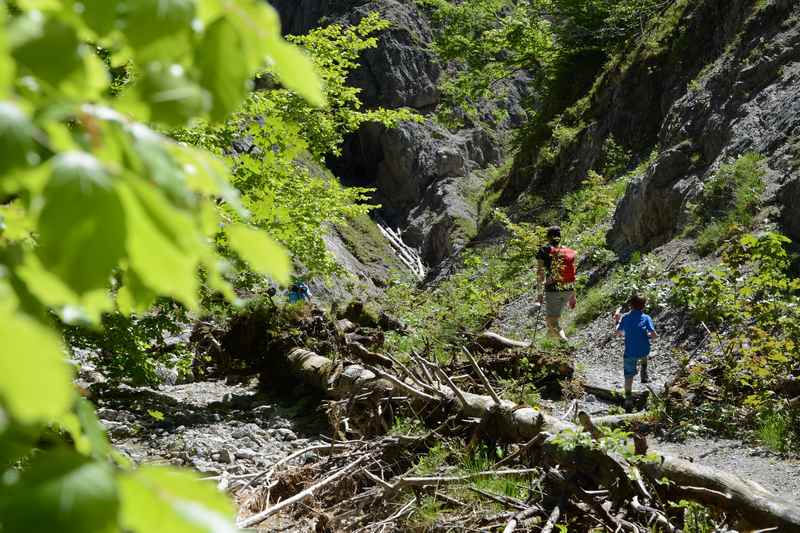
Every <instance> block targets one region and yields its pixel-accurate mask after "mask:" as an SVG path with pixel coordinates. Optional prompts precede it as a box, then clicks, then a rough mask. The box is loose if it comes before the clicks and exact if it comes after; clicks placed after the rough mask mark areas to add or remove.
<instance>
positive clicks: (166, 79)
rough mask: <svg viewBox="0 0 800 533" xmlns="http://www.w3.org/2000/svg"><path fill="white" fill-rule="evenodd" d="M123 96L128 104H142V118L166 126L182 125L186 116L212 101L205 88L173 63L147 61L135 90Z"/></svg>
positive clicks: (201, 110)
mask: <svg viewBox="0 0 800 533" xmlns="http://www.w3.org/2000/svg"><path fill="white" fill-rule="evenodd" d="M125 97H126V99H127V100H128V101H129V102H130V103H129V105H131V106H132V105H134V104H136V103H139V104H141V105H144V106H146V109H147V114H146V115H145V116H144V117H142V118H144V119H147V120H151V121H153V122H159V123H163V124H167V125H170V126H182V125H184V124H186V123H187V122H188V121H189V119H191V118H194V117H196V116H202V115H204V114H205V113H207V112H208V111H209V110H210V109H211V104H212V98H211V95H210V94H209V93H208V91H206V90H205V89H203V88H202V87H200V86H199V85H197V84H196V83H194V82H193V81H192V80H190V79H189V78H188V77H187V75H186V71H185V70H184V68H183V67H182V66H181V65H180V64H177V63H173V64H164V63H159V62H154V63H150V64H148V65H147V67H146V68H145V70H144V72H143V73H142V76H141V78H140V79H139V80H138V82H137V84H136V86H135V90H134V91H130V92H128V93H126V95H125ZM136 99H138V102H137V101H136Z"/></svg>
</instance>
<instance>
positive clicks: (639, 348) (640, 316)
mask: <svg viewBox="0 0 800 533" xmlns="http://www.w3.org/2000/svg"><path fill="white" fill-rule="evenodd" d="M646 303H647V298H645V297H644V296H640V295H638V294H634V295H633V296H631V299H630V300H628V304H629V305H630V306H631V310H630V312H629V313H626V314H625V315H622V314H621V313H622V309H621V308H618V309H617V310H616V311H615V312H614V317H613V318H614V323H615V328H616V333H617V335H619V336H623V335H624V336H625V353H624V355H623V357H622V361H623V365H622V368H623V374H624V375H625V411H626V412H630V411H631V410H632V408H633V399H632V398H631V394H632V392H631V391H632V389H633V377H634V376H635V375H636V366H637V365H639V366H640V367H641V376H640V377H641V380H642V383H647V382H648V381H650V379H649V377H648V375H647V357H648V356H649V355H650V339H651V338H655V337H657V336H658V334H657V333H656V328H655V325H654V324H653V319H652V318H651V317H650V315H647V314H645V312H644V306H645V304H646Z"/></svg>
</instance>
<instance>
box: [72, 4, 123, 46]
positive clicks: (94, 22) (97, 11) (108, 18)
mask: <svg viewBox="0 0 800 533" xmlns="http://www.w3.org/2000/svg"><path fill="white" fill-rule="evenodd" d="M70 3H71V4H72V9H73V10H74V11H79V12H80V15H81V18H82V19H83V20H84V22H85V23H86V25H87V26H89V28H91V29H92V30H93V31H94V32H95V33H96V34H97V35H98V36H100V37H103V36H104V35H106V34H108V33H110V32H111V31H112V30H114V29H115V26H116V21H117V16H118V15H119V7H120V3H121V2H120V0H70ZM77 6H80V8H77Z"/></svg>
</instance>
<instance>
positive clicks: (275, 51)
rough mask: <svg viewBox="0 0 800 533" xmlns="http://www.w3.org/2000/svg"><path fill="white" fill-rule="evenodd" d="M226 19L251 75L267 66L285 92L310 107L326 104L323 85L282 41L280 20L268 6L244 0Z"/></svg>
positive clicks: (300, 55) (307, 61)
mask: <svg viewBox="0 0 800 533" xmlns="http://www.w3.org/2000/svg"><path fill="white" fill-rule="evenodd" d="M229 16H230V17H231V20H232V21H233V22H234V24H235V25H236V27H237V28H238V30H239V34H240V35H241V37H242V39H243V41H244V43H245V46H246V52H247V53H246V56H245V57H246V58H247V61H248V64H249V69H250V70H251V71H254V70H256V69H259V68H263V67H265V66H268V67H270V68H271V69H273V70H274V72H275V73H276V74H277V75H278V78H279V79H280V82H281V83H282V84H283V85H285V86H286V87H287V88H289V89H291V90H292V91H295V92H296V93H297V94H299V95H300V96H302V97H303V98H305V99H307V100H308V101H309V102H310V103H311V104H313V105H316V106H322V105H324V104H325V96H324V93H323V91H322V82H321V80H320V78H319V76H317V74H316V72H315V70H314V65H313V64H312V62H311V60H310V59H309V58H308V56H306V55H305V54H304V53H303V52H302V51H301V50H300V49H299V48H298V47H296V46H295V45H292V44H289V43H287V42H286V41H284V40H283V38H282V37H281V31H280V18H279V17H278V14H277V12H276V11H275V10H274V9H273V8H272V7H271V6H269V5H268V4H267V3H266V2H259V1H257V0H256V1H254V0H246V1H243V2H241V3H240V4H239V5H238V6H237V8H236V9H233V10H231V13H230V15H229Z"/></svg>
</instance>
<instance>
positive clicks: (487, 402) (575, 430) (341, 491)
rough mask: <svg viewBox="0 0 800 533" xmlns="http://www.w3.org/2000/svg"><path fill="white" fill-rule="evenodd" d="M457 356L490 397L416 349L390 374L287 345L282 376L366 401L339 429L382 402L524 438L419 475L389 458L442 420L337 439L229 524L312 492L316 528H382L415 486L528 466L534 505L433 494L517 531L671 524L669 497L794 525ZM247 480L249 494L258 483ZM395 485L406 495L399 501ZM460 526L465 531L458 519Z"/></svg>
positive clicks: (776, 509) (407, 507) (692, 469)
mask: <svg viewBox="0 0 800 533" xmlns="http://www.w3.org/2000/svg"><path fill="white" fill-rule="evenodd" d="M468 355H469V357H470V360H471V361H472V364H473V365H474V366H475V367H476V370H477V373H478V375H479V376H480V377H481V380H480V381H481V382H482V383H483V386H484V387H485V388H486V389H487V391H488V392H489V393H490V394H489V395H482V394H475V393H472V392H468V391H466V390H462V389H461V388H459V387H458V386H457V385H456V384H455V383H454V381H453V379H452V376H449V375H448V374H447V373H446V372H444V371H442V369H440V368H438V367H437V366H436V365H435V364H433V363H431V362H429V361H426V360H424V359H423V358H420V357H414V358H412V359H414V361H415V363H416V364H414V365H411V364H409V365H408V366H406V365H402V364H400V363H398V362H396V361H395V364H394V365H393V369H391V370H389V369H386V368H380V369H378V368H372V367H364V366H360V365H356V364H343V363H341V362H339V363H334V362H333V361H331V360H330V359H327V358H325V357H322V356H320V355H317V354H315V353H313V352H310V351H306V350H303V349H294V350H291V351H290V352H289V353H288V354H287V355H286V359H285V363H286V368H285V369H284V375H285V373H288V374H291V375H293V376H294V378H295V379H297V380H299V381H302V382H303V383H305V384H306V385H307V386H309V387H311V388H313V389H315V390H317V391H318V392H321V393H323V394H325V395H326V396H327V397H328V398H331V399H332V400H333V401H334V402H335V403H339V404H347V405H349V406H350V407H352V406H353V405H355V404H357V403H359V402H361V403H362V404H364V405H367V406H372V411H371V416H365V417H363V419H364V423H363V424H362V423H360V422H359V421H358V420H356V419H355V417H350V416H347V417H344V418H343V420H344V423H345V425H347V423H348V421H349V424H350V429H354V428H355V427H356V426H359V427H364V424H366V427H367V428H368V429H367V430H366V431H365V432H368V431H376V432H380V431H381V429H383V430H385V429H386V424H385V423H384V424H383V426H381V424H379V423H377V422H376V420H380V419H381V418H383V417H384V415H385V414H386V413H387V412H389V411H391V409H392V405H393V404H397V403H398V402H406V403H408V404H410V405H411V406H412V409H413V412H415V413H417V414H422V413H433V412H441V413H444V414H445V418H447V417H448V416H449V419H448V420H449V421H452V420H461V421H463V420H465V419H466V420H467V421H472V422H473V424H474V428H473V429H475V428H477V429H475V431H477V430H479V431H480V433H481V435H482V436H484V437H485V438H490V439H492V440H493V441H495V442H505V443H524V444H523V445H522V446H521V447H519V448H518V449H517V451H516V452H515V453H513V454H512V455H511V456H508V457H506V458H505V459H503V460H502V461H500V462H499V463H498V465H496V468H494V469H492V470H491V471H486V472H476V473H470V474H469V475H461V474H458V475H453V474H452V473H447V472H442V473H441V474H440V473H437V474H436V475H429V476H419V475H414V472H411V471H410V470H409V469H410V467H411V464H404V463H403V462H402V461H399V460H398V457H401V456H402V455H403V454H402V450H410V449H417V448H420V447H422V448H423V449H424V448H425V446H428V445H430V442H431V440H432V439H436V438H438V437H440V435H439V431H441V430H442V428H441V427H440V428H439V429H435V430H433V431H431V432H430V433H429V434H428V435H424V436H421V437H418V438H413V439H412V438H409V437H383V438H381V439H377V440H375V439H373V440H372V441H366V440H356V441H346V440H343V441H341V442H339V443H337V444H336V446H339V447H342V446H343V447H344V448H345V449H348V450H349V451H348V452H344V453H342V452H337V453H335V454H328V455H326V456H325V458H324V459H321V460H320V461H319V462H318V463H317V470H316V471H314V472H313V474H311V477H312V478H313V479H320V481H311V482H308V483H305V484H302V485H300V486H298V487H297V490H296V492H295V493H294V494H284V495H282V499H281V500H280V501H273V499H271V498H270V494H269V491H270V490H272V487H274V484H275V481H272V482H270V483H271V485H270V486H268V487H267V489H266V490H267V497H266V501H265V502H262V505H260V506H257V507H258V508H256V509H253V508H252V506H251V509H250V510H251V512H253V514H252V515H251V516H249V517H245V518H242V519H241V521H240V523H239V525H240V526H242V527H251V526H254V525H257V524H259V523H260V522H262V521H263V520H264V519H265V518H267V517H269V516H272V515H273V514H275V513H277V512H285V511H287V510H290V509H291V508H292V506H293V505H295V504H299V503H301V502H306V503H308V502H309V500H310V499H313V501H315V502H316V504H317V505H316V509H317V513H318V514H319V516H320V519H319V520H320V523H323V526H322V527H321V530H323V531H336V530H348V531H355V530H363V531H382V530H384V529H385V528H386V526H387V525H391V524H393V523H394V522H396V521H398V520H400V519H401V518H403V517H406V516H407V515H409V514H410V513H412V512H413V511H414V510H415V507H416V506H417V505H418V504H419V500H420V498H421V497H422V496H423V495H424V494H425V493H424V492H421V491H427V493H428V494H434V495H439V494H440V493H439V492H437V491H439V489H441V488H442V487H446V486H448V485H450V484H453V483H467V482H469V480H470V479H471V478H474V477H480V476H489V477H497V476H502V475H531V474H533V473H534V472H538V475H539V481H540V483H541V489H542V490H541V492H540V494H541V498H540V499H539V500H538V501H533V500H531V501H524V502H523V501H520V500H514V499H513V498H507V497H503V496H502V495H492V494H488V496H487V495H486V494H484V496H486V497H487V498H489V499H490V500H493V501H494V502H495V504H496V503H498V502H499V503H501V504H502V505H505V506H506V507H507V508H508V510H507V511H506V512H504V513H500V514H497V515H493V516H487V515H486V513H476V512H473V511H470V510H469V509H467V508H468V507H469V506H468V505H467V504H466V503H464V502H460V501H459V500H458V499H456V498H453V497H451V496H447V495H441V499H442V501H443V502H445V503H446V504H447V505H450V506H455V507H458V506H459V505H461V506H464V507H465V509H466V510H465V511H464V516H465V517H466V518H465V519H464V520H468V521H469V520H471V521H470V522H469V527H478V528H487V527H497V528H500V529H503V528H504V530H505V531H508V532H511V531H514V530H518V529H526V528H527V527H528V526H526V525H525V524H538V525H539V527H540V528H542V530H553V528H554V526H555V524H556V523H557V522H558V521H559V520H570V519H571V520H578V521H579V522H580V523H582V524H585V525H586V527H587V530H588V528H590V527H591V528H598V529H599V530H604V531H606V530H607V531H633V532H640V531H641V532H646V531H652V530H655V531H670V532H672V531H680V529H679V527H677V526H676V525H675V524H676V523H678V519H680V514H679V513H677V511H676V510H675V508H674V506H670V505H669V503H670V502H678V501H680V500H689V501H695V502H699V503H702V504H703V505H705V506H707V507H709V508H711V509H714V510H716V511H718V512H719V513H721V514H723V515H724V516H725V517H726V520H727V521H728V523H733V524H736V525H737V526H739V527H742V528H750V529H757V530H765V531H770V530H773V531H782V532H784V531H785V532H795V531H796V532H800V509H798V508H797V506H796V505H794V504H792V503H790V502H787V501H784V500H783V499H781V498H780V497H778V496H776V495H774V494H771V493H769V492H768V491H766V490H765V489H764V488H762V487H760V486H759V485H757V484H755V483H751V482H748V481H745V480H743V479H741V478H739V477H738V476H735V475H733V474H730V473H726V472H722V471H719V470H715V469H712V468H709V467H705V466H702V465H699V464H694V463H691V462H688V461H684V460H681V459H678V458H676V457H672V456H670V455H667V454H664V453H660V452H658V451H656V450H652V449H650V450H649V451H648V450H647V443H646V441H645V440H644V439H643V438H642V437H641V436H637V437H638V438H637V439H635V440H636V442H635V451H629V448H628V446H627V443H626V442H622V443H620V442H619V439H620V437H619V433H617V434H615V435H613V436H612V435H611V434H610V433H608V432H607V431H606V432H604V431H603V430H601V429H600V427H601V426H602V425H605V424H610V425H612V426H613V425H615V424H617V423H619V422H620V420H617V418H619V417H616V418H613V419H611V418H609V419H607V420H603V419H595V420H594V421H593V420H592V419H590V418H589V417H588V415H586V414H585V413H583V412H581V413H579V418H580V420H581V426H576V425H574V424H572V423H570V422H567V421H564V420H561V419H558V418H555V417H553V416H550V415H548V414H545V413H543V412H541V411H539V410H537V409H534V408H531V407H526V406H520V405H516V404H514V403H513V402H510V401H507V400H503V399H502V398H500V397H499V396H498V395H497V393H496V392H495V391H494V390H493V389H492V386H491V384H490V383H489V381H488V379H487V378H486V376H485V375H483V372H481V371H480V368H478V363H477V362H475V361H474V360H473V359H472V356H471V354H468ZM446 424H447V422H446V423H445V425H446ZM610 439H611V440H614V439H616V442H615V443H613V442H609V440H610ZM426 443H427V444H426ZM612 444H613V445H612ZM645 454H646V455H645ZM271 476H272V477H274V475H272V474H271ZM250 485H252V484H250ZM250 485H248V489H249V490H250V491H252V490H256V491H257V490H259V489H258V487H257V486H256V487H252V486H250ZM260 490H263V488H262V489H260ZM484 492H485V491H484ZM403 493H408V495H409V496H410V495H413V498H412V499H411V500H409V499H408V497H406V498H399V497H398V495H399V494H403ZM262 499H263V498H262ZM326 524H327V525H326ZM463 525H464V527H465V528H466V527H467V522H465V523H464V524H463ZM326 527H327V528H328V529H326ZM770 528H773V529H770ZM318 530H320V525H319V523H318Z"/></svg>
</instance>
